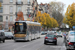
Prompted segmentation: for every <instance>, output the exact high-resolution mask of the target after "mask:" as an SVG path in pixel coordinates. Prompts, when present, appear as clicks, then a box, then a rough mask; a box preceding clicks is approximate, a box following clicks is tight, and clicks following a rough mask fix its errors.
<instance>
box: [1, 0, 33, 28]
mask: <svg viewBox="0 0 75 50" xmlns="http://www.w3.org/2000/svg"><path fill="white" fill-rule="evenodd" d="M0 2H1V3H2V6H1V7H0V25H2V26H4V27H3V28H4V29H5V28H6V27H7V26H5V25H6V23H8V26H9V27H10V26H12V25H13V24H14V22H15V21H16V17H17V12H19V11H22V12H23V16H24V20H27V18H29V14H30V13H33V7H32V3H33V0H0ZM6 21H7V22H6ZM10 28H11V27H10ZM10 28H8V29H10Z"/></svg>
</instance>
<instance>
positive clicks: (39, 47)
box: [36, 45, 44, 50]
mask: <svg viewBox="0 0 75 50" xmlns="http://www.w3.org/2000/svg"><path fill="white" fill-rule="evenodd" d="M43 46H44V45H41V47H39V48H38V49H36V50H40V49H41V48H42V47H43Z"/></svg>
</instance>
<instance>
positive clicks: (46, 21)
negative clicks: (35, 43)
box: [35, 11, 58, 28]
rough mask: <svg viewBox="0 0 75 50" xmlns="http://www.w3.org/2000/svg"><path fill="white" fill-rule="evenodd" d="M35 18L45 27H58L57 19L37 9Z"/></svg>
mask: <svg viewBox="0 0 75 50" xmlns="http://www.w3.org/2000/svg"><path fill="white" fill-rule="evenodd" d="M35 19H36V21H38V22H39V23H41V25H43V26H45V27H49V28H51V27H58V23H57V21H56V20H55V19H54V18H51V17H50V15H49V14H47V13H43V14H41V12H40V11H38V13H37V15H36V18H35Z"/></svg>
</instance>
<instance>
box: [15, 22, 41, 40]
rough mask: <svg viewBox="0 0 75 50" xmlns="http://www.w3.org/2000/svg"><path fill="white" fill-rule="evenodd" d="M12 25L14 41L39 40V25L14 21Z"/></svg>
mask: <svg viewBox="0 0 75 50" xmlns="http://www.w3.org/2000/svg"><path fill="white" fill-rule="evenodd" d="M14 25H15V26H14V41H18V40H19V41H21V40H23V41H27V40H29V41H31V40H32V39H37V38H40V35H41V24H40V23H38V22H32V21H16V22H15V24H14Z"/></svg>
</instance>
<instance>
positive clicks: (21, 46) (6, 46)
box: [0, 36, 66, 50]
mask: <svg viewBox="0 0 75 50" xmlns="http://www.w3.org/2000/svg"><path fill="white" fill-rule="evenodd" d="M64 45H65V44H64V42H63V38H61V37H60V38H58V41H57V45H54V44H47V45H44V37H43V36H42V37H41V38H40V39H36V40H33V41H30V42H14V40H6V41H5V43H2V42H0V50H66V48H65V46H64Z"/></svg>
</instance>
